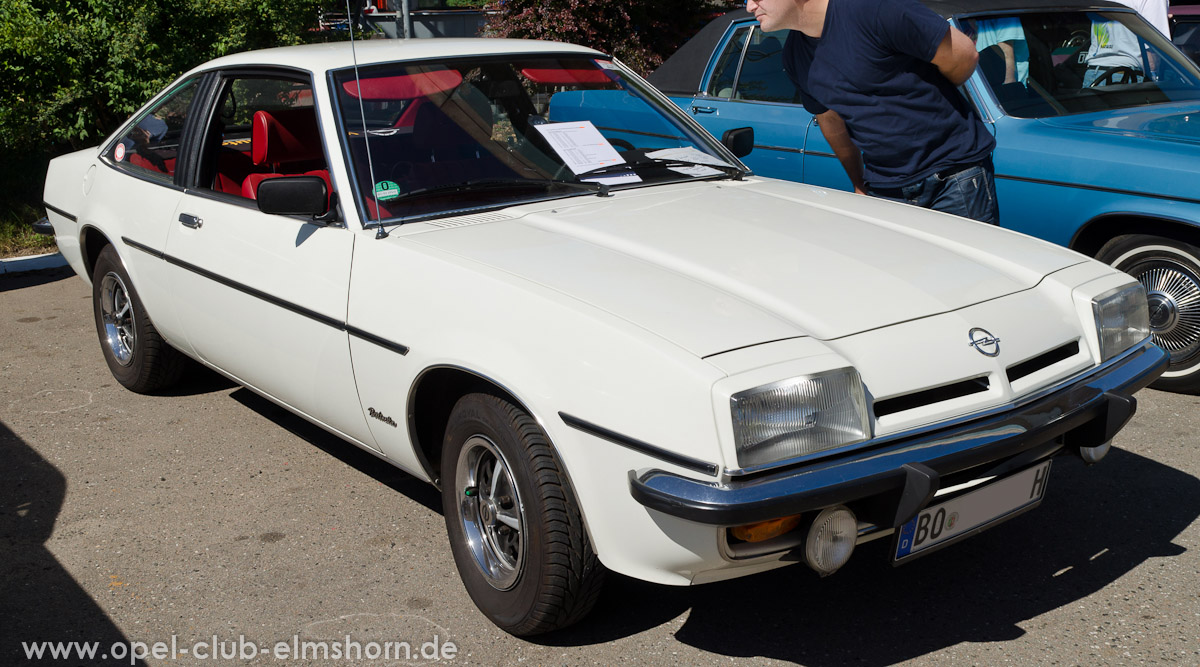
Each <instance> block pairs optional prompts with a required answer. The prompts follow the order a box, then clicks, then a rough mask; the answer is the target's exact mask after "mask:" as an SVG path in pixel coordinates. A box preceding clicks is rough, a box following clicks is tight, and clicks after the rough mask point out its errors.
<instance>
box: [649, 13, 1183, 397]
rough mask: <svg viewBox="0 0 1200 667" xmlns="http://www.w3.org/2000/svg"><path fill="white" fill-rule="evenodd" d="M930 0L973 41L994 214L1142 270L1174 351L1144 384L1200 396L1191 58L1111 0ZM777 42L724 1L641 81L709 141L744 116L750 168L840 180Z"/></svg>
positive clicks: (844, 182)
mask: <svg viewBox="0 0 1200 667" xmlns="http://www.w3.org/2000/svg"><path fill="white" fill-rule="evenodd" d="M925 4H926V5H928V6H929V7H930V8H931V9H933V10H934V11H936V12H938V13H940V14H941V15H943V16H945V17H947V19H948V20H950V21H952V22H953V23H954V24H955V25H956V26H958V27H959V29H961V30H963V32H965V33H967V34H968V35H970V36H972V37H974V38H975V39H976V44H977V46H978V48H979V49H980V60H979V67H978V69H977V70H976V72H975V74H974V75H973V76H972V77H971V79H970V80H969V81H968V82H967V83H966V85H964V86H963V88H962V90H963V93H964V94H965V95H967V97H968V98H970V99H971V101H972V102H973V103H974V104H975V105H976V107H977V108H978V110H979V114H980V117H981V118H982V119H983V120H984V122H985V123H986V124H987V126H988V128H989V129H990V130H991V131H992V132H993V133H994V134H995V136H996V151H995V154H994V156H993V159H994V162H995V166H996V188H997V191H998V196H999V200H1000V218H1001V224H1002V225H1003V226H1004V227H1008V228H1010V229H1015V230H1017V231H1020V232H1024V233H1026V234H1031V235H1033V236H1037V237H1040V238H1043V239H1047V240H1049V241H1053V242H1055V243H1059V244H1061V245H1065V246H1068V247H1070V248H1073V249H1075V250H1078V251H1079V252H1081V253H1084V254H1086V255H1089V256H1093V257H1097V258H1099V259H1101V260H1103V261H1105V262H1108V263H1110V264H1113V265H1115V266H1117V267H1118V268H1120V269H1122V270H1124V271H1127V272H1128V273H1130V274H1132V275H1134V276H1135V277H1137V278H1138V279H1139V280H1141V282H1142V283H1143V284H1144V285H1145V286H1146V289H1147V290H1148V292H1149V299H1150V310H1151V324H1152V328H1153V331H1154V338H1155V342H1156V343H1158V344H1159V345H1160V346H1161V347H1163V348H1164V349H1166V350H1168V351H1169V352H1170V354H1171V365H1170V367H1169V369H1168V370H1167V372H1166V373H1165V374H1164V375H1163V377H1162V379H1160V380H1159V381H1158V382H1157V383H1156V384H1155V385H1154V386H1155V387H1157V388H1159V389H1167V390H1173V391H1183V392H1192V393H1196V392H1200V181H1198V178H1197V176H1198V175H1200V69H1197V66H1196V64H1195V63H1193V62H1192V61H1191V60H1189V59H1188V58H1187V57H1185V56H1184V55H1183V54H1182V53H1181V52H1180V51H1179V50H1178V49H1177V48H1176V47H1175V46H1173V45H1172V44H1171V42H1170V41H1169V40H1168V39H1167V38H1165V37H1164V36H1162V35H1161V34H1159V33H1158V32H1157V31H1156V30H1155V29H1154V28H1153V27H1152V26H1150V25H1149V24H1148V23H1146V22H1145V21H1144V20H1142V18H1141V17H1139V16H1138V15H1137V14H1135V13H1134V12H1133V11H1132V10H1129V9H1127V8H1125V7H1123V6H1121V5H1116V4H1113V3H1109V2H1102V1H1096V2H1087V3H1086V4H1082V3H1079V2H1077V1H1076V2H1071V1H1070V0H1068V1H1067V2H1059V1H1057V0H1052V1H1049V2H1047V0H1024V1H1021V0H1015V1H1014V0H986V1H984V2H977V1H970V0H959V1H957V2H941V1H934V0H926V1H925ZM786 38H787V31H779V32H763V31H762V30H760V29H759V27H758V24H757V22H756V21H755V20H754V18H753V17H752V16H751V15H750V14H748V13H746V12H744V11H740V10H739V11H736V12H731V13H729V14H726V15H725V16H723V17H720V18H718V19H716V20H715V21H713V22H712V23H710V24H709V25H708V26H707V27H705V28H704V29H703V30H702V31H701V32H700V33H698V34H697V35H696V36H695V37H694V38H692V40H691V41H689V42H688V43H687V44H685V45H684V46H683V47H682V48H681V49H680V50H679V51H678V52H677V53H676V54H675V55H673V56H672V57H671V58H670V59H668V60H667V61H666V62H665V63H663V65H662V67H660V68H659V69H658V70H657V71H656V72H654V74H652V75H651V77H650V81H651V83H654V84H655V85H656V86H657V87H658V88H659V89H660V90H663V91H664V92H666V93H667V94H668V95H669V96H670V97H671V98H672V100H673V101H674V102H675V103H676V104H678V105H679V106H681V107H683V108H684V109H686V110H689V111H690V112H691V114H692V115H693V117H694V118H695V119H696V120H697V121H699V123H700V124H701V125H703V126H704V127H705V128H706V129H707V130H709V131H710V132H712V133H713V134H714V135H716V136H718V137H721V136H722V135H723V134H725V133H727V132H728V131H730V130H733V129H736V128H742V127H752V128H753V129H754V147H753V150H752V151H751V152H750V153H749V154H747V155H746V156H745V157H743V161H744V162H745V163H746V165H747V166H749V167H750V168H752V169H753V170H754V171H755V172H757V173H758V174H760V175H763V176H770V177H776V178H783V179H790V180H797V181H803V182H805V183H810V184H813V185H818V186H824V187H830V188H837V189H843V190H849V189H850V181H849V179H848V178H847V177H846V174H845V172H844V171H843V170H842V166H841V164H840V163H839V162H838V160H837V158H836V157H834V155H833V151H832V150H831V149H830V147H829V144H828V143H827V142H826V141H825V138H824V136H823V135H822V133H821V130H820V128H819V127H818V126H817V124H816V122H815V121H814V119H813V117H812V115H811V114H809V113H808V112H807V111H805V109H804V107H802V106H801V105H800V102H799V97H798V95H797V92H796V89H795V87H794V86H793V84H792V83H791V81H790V80H789V79H788V77H787V75H786V74H785V73H784V71H783V64H782V48H783V43H784V40H785V39H786ZM1102 39H1105V40H1108V41H1109V42H1111V43H1110V44H1107V45H1102V44H1100V43H1099V42H1100V41H1101V40H1102ZM1122 44H1124V45H1126V46H1125V47H1124V51H1125V52H1124V53H1122V52H1120V48H1119V47H1121V46H1122ZM1105 47H1107V48H1105ZM1085 82H1086V83H1085Z"/></svg>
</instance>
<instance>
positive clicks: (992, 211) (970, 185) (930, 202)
mask: <svg viewBox="0 0 1200 667" xmlns="http://www.w3.org/2000/svg"><path fill="white" fill-rule="evenodd" d="M868 193H870V194H871V196H873V197H879V198H880V199H890V200H892V201H898V202H901V203H904V204H912V205H913V206H920V207H922V208H928V209H933V210H935V211H941V212H943V213H953V214H954V215H961V216H962V217H964V218H971V219H972V220H978V221H979V222H986V223H988V224H989V225H996V224H999V223H1000V207H999V205H998V204H997V203H996V176H995V171H994V169H993V168H992V161H991V160H987V161H985V162H981V163H977V164H974V165H969V166H967V167H963V168H958V167H951V168H950V169H947V170H945V171H940V172H937V173H935V174H932V175H930V176H926V177H925V178H924V179H922V180H920V181H917V182H916V183H913V184H912V185H906V186H904V187H902V188H870V189H868Z"/></svg>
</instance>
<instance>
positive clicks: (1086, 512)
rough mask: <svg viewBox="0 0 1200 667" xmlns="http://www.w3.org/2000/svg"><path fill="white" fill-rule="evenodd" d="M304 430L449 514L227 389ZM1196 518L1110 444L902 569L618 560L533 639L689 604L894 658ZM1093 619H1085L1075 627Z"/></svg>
mask: <svg viewBox="0 0 1200 667" xmlns="http://www.w3.org/2000/svg"><path fill="white" fill-rule="evenodd" d="M231 395H232V396H233V398H234V399H236V400H237V401H238V402H240V403H242V404H243V405H245V406H246V407H247V408H249V409H251V410H253V411H255V412H257V413H258V414H260V415H262V416H264V417H266V418H267V419H270V420H271V421H272V422H274V423H275V424H277V425H279V426H281V427H283V428H285V429H287V430H288V431H290V432H291V433H293V434H294V435H296V436H297V437H299V438H301V439H303V440H306V441H308V442H309V443H311V444H313V445H315V446H316V447H318V448H320V449H321V450H323V451H324V452H326V453H328V454H329V455H330V456H333V457H334V458H336V459H338V460H340V461H342V462H343V463H346V464H347V465H349V466H351V467H353V468H355V469H356V470H358V471H360V472H361V473H363V474H364V475H368V476H370V477H372V478H374V479H376V480H378V481H380V482H382V483H384V484H386V485H388V486H389V487H390V488H392V489H393V490H395V491H398V492H399V493H402V494H404V495H406V496H408V497H409V498H411V499H413V500H415V501H416V502H419V503H421V504H422V505H424V506H425V507H426V508H428V509H430V510H432V511H434V512H438V513H439V514H440V513H441V511H442V509H441V497H440V494H439V493H438V492H437V490H436V489H434V488H433V487H432V486H430V485H429V484H426V483H425V482H422V481H420V480H418V479H416V478H414V477H412V476H410V475H408V474H406V473H404V472H403V471H400V470H399V469H396V468H394V467H392V466H390V465H388V464H387V463H386V462H384V461H381V460H379V459H378V458H376V457H375V456H372V455H371V454H368V453H367V452H364V451H362V450H360V449H358V448H357V447H355V446H353V445H351V444H349V443H346V442H344V441H343V440H341V439H340V438H338V437H336V436H334V435H331V434H329V433H326V432H325V431H324V430H322V429H320V428H319V427H317V426H314V425H312V424H310V423H309V422H307V421H305V420H303V419H301V418H300V417H297V416H295V415H293V414H292V413H290V412H288V411H287V410H285V409H283V408H280V407H278V406H276V405H275V404H274V403H271V402H270V401H268V400H266V399H264V398H262V397H260V396H258V395H257V394H254V393H253V392H251V391H249V390H247V389H239V390H237V391H235V392H233V393H232V394H231ZM1197 517H1200V479H1197V478H1195V477H1193V476H1191V475H1189V474H1187V473H1184V472H1181V471H1179V470H1176V469H1174V468H1171V467H1170V466H1167V465H1164V464H1162V463H1159V462H1157V461H1154V460H1151V459H1148V458H1145V457H1142V456H1139V455H1137V454H1132V453H1129V452H1126V451H1124V450H1121V449H1116V448H1114V449H1113V450H1112V452H1111V453H1110V454H1109V455H1108V456H1107V457H1106V458H1105V460H1104V461H1102V462H1101V463H1099V464H1098V465H1096V466H1092V467H1088V466H1085V465H1084V464H1083V462H1082V461H1080V460H1079V459H1077V458H1074V457H1070V456H1063V457H1059V458H1057V459H1055V463H1054V467H1053V470H1052V473H1051V478H1050V487H1049V490H1048V491H1047V495H1046V498H1045V500H1044V502H1043V503H1042V505H1041V507H1038V508H1037V509H1035V510H1033V511H1031V512H1028V513H1026V514H1023V515H1021V516H1018V517H1016V518H1015V519H1013V520H1011V521H1009V522H1007V523H1004V524H1001V525H1000V526H997V527H995V528H993V529H991V530H988V531H986V532H984V533H982V534H981V535H977V536H975V537H973V538H970V539H968V540H966V541H965V542H962V543H960V544H957V545H954V546H951V547H949V548H947V549H945V550H942V551H939V552H936V553H933V554H931V555H928V556H925V557H924V558H921V559H918V560H917V561H915V562H913V563H911V564H907V565H905V566H903V567H898V568H893V567H892V566H891V565H890V557H889V556H890V550H891V548H892V543H891V540H890V539H881V540H877V541H875V542H872V543H869V544H866V545H863V546H862V547H860V548H859V549H858V550H857V551H856V552H855V554H854V556H853V557H852V558H851V560H850V563H849V564H848V565H847V566H846V567H844V568H843V569H842V570H841V571H839V572H837V573H836V574H834V575H833V576H830V577H827V578H825V579H821V578H819V577H818V576H817V575H816V574H814V573H813V572H812V571H810V570H809V569H808V568H807V567H805V566H803V565H795V566H792V567H788V568H783V569H779V570H774V571H771V572H765V573H762V574H758V575H754V576H750V577H744V578H741V579H736V580H733V581H727V582H720V583H715V584H708V585H704V586H696V587H671V586H659V585H656V584H650V583H646V582H642V581H638V580H635V579H631V578H628V577H623V576H621V575H617V574H614V573H609V575H608V580H607V583H606V586H605V589H604V591H603V593H602V594H601V597H600V601H599V602H598V603H597V605H596V608H595V609H594V610H593V611H592V613H591V614H590V615H589V616H588V617H587V618H585V619H584V620H583V621H582V622H580V623H579V624H578V625H575V626H572V627H570V628H567V629H565V630H562V631H560V632H556V633H551V634H548V635H542V636H539V637H534V638H531V641H533V642H534V643H537V644H541V645H545V646H588V645H594V644H601V643H605V642H611V641H614V640H618V639H622V638H626V637H632V636H634V635H637V634H639V633H642V632H644V631H646V630H648V629H650V628H655V627H659V626H661V625H663V624H666V623H669V622H671V621H672V620H673V619H676V618H679V617H680V616H682V615H683V614H685V613H687V619H686V620H685V621H684V622H683V624H682V626H681V627H680V628H679V629H678V630H677V631H676V632H675V638H676V639H677V640H678V641H680V642H683V643H684V644H688V645H691V646H693V647H695V648H698V649H702V650H704V651H708V652H711V653H715V654H718V655H727V656H732V657H765V658H775V659H779V660H787V661H791V662H796V663H800V664H805V665H843V664H848V663H854V664H864V665H877V664H878V665H887V664H893V663H896V662H901V661H904V660H909V659H912V658H917V657H920V656H922V655H925V654H927V653H931V652H934V651H938V650H942V649H945V648H948V647H950V646H953V645H955V644H958V643H961V642H996V641H1005V640H1011V639H1016V638H1019V637H1020V636H1022V635H1023V634H1024V633H1025V631H1024V630H1023V629H1022V628H1021V627H1020V624H1021V623H1024V622H1026V621H1029V620H1030V619H1032V618H1035V617H1037V616H1039V615H1041V614H1043V613H1046V612H1048V611H1051V610H1054V609H1058V608H1061V607H1064V606H1066V605H1069V604H1071V603H1073V602H1075V601H1077V600H1080V599H1082V598H1085V597H1087V596H1089V595H1091V594H1092V593H1095V592H1096V591H1099V590H1101V589H1103V588H1104V587H1106V586H1108V585H1110V584H1112V583H1113V582H1115V581H1117V580H1119V579H1120V578H1121V577H1123V576H1124V575H1125V574H1127V573H1128V572H1130V571H1131V570H1133V569H1134V568H1136V567H1138V566H1140V565H1143V564H1145V563H1147V562H1148V561H1150V560H1152V559H1155V558H1170V557H1173V556H1178V555H1180V554H1182V553H1184V551H1185V550H1184V549H1183V547H1180V546H1177V545H1175V544H1173V543H1172V541H1173V540H1174V539H1175V538H1176V536H1178V535H1179V533H1180V532H1182V531H1183V530H1184V529H1185V528H1187V527H1188V526H1189V525H1191V524H1192V522H1194V521H1195V520H1196V519H1197ZM1094 624H1095V622H1094V621H1093V620H1092V619H1081V620H1080V627H1081V630H1080V632H1081V633H1083V632H1084V630H1085V629H1087V628H1090V627H1091V626H1092V625H1094Z"/></svg>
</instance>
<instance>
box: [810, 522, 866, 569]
mask: <svg viewBox="0 0 1200 667" xmlns="http://www.w3.org/2000/svg"><path fill="white" fill-rule="evenodd" d="M857 540H858V518H857V517H855V516H854V512H851V511H850V510H849V509H846V508H845V507H842V506H841V505H839V506H837V507H829V508H826V509H823V510H821V513H820V514H818V515H817V518H816V519H814V520H813V523H812V526H811V527H810V528H809V529H808V537H807V538H805V540H804V556H805V559H806V560H807V561H808V566H809V567H811V568H812V569H814V570H816V571H817V574H820V575H821V576H822V577H825V576H828V575H831V574H833V573H834V572H837V571H838V569H840V568H841V567H842V566H843V565H845V564H846V561H848V560H850V554H852V553H854V543H855V542H856V541H857Z"/></svg>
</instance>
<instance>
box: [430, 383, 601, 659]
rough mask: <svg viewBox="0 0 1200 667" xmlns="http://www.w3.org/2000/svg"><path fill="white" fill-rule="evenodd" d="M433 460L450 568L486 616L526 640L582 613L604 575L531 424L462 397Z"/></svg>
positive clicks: (551, 456)
mask: <svg viewBox="0 0 1200 667" xmlns="http://www.w3.org/2000/svg"><path fill="white" fill-rule="evenodd" d="M441 462H442V507H443V512H444V513H445V518H446V530H447V533H448V534H449V537H450V549H451V551H452V552H453V554H454V563H455V565H456V566H457V567H458V572H459V575H460V576H461V577H462V581H463V585H464V586H465V587H466V589H467V593H468V594H470V596H471V599H472V600H473V601H474V602H475V605H476V606H477V607H479V609H480V611H482V612H483V613H484V615H486V616H487V617H488V619H490V620H491V621H492V622H493V623H495V624H496V625H497V626H498V627H500V628H501V629H502V630H504V631H506V632H509V633H511V634H513V635H517V636H529V635H536V634H540V633H543V632H549V631H551V630H557V629H559V628H563V627H566V626H568V625H571V624H572V623H575V622H576V621H578V620H579V619H581V618H583V617H584V616H585V615H586V614H587V613H588V612H589V611H591V608H592V606H593V605H594V604H595V602H596V598H597V596H598V595H599V592H600V587H601V584H602V582H603V578H604V569H603V567H602V566H601V565H600V562H599V560H598V559H597V558H596V555H595V553H593V552H592V547H591V543H590V542H589V540H588V536H587V531H586V530H585V529H584V526H583V519H582V516H581V514H580V512H579V508H578V506H577V504H576V501H575V497H574V494H573V493H572V492H571V489H570V487H569V486H568V484H567V483H566V480H565V475H564V474H563V472H562V466H561V464H560V463H559V461H558V457H557V456H556V455H555V453H554V450H553V448H552V447H551V446H550V442H549V439H548V438H547V437H546V434H545V433H544V432H543V431H542V429H541V428H540V427H539V426H538V425H537V422H535V421H534V420H533V418H531V417H530V416H529V415H528V414H527V413H526V412H525V411H523V410H521V409H520V408H518V407H516V406H515V405H513V404H512V403H510V402H508V401H507V400H504V399H502V398H499V397H497V396H492V395H489V394H469V395H467V396H464V397H463V398H462V399H460V400H459V401H458V403H457V404H456V405H455V406H454V410H453V411H452V412H451V415H450V425H449V427H448V428H447V429H446V437H445V440H444V443H443V447H442V458H441Z"/></svg>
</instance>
